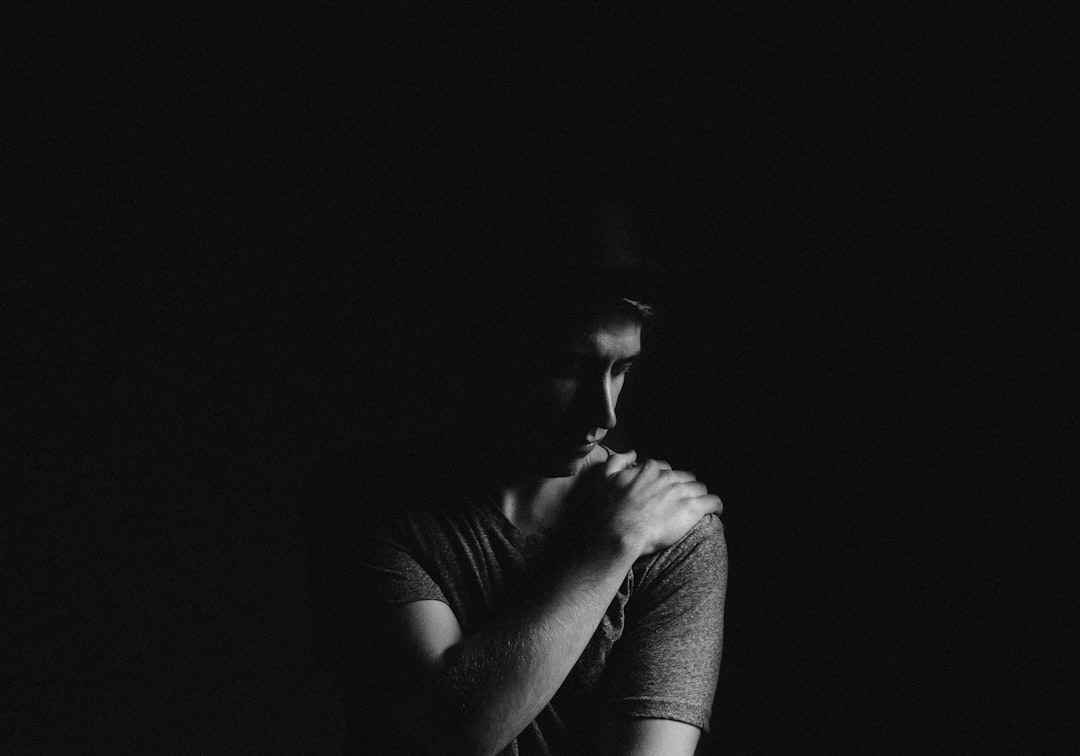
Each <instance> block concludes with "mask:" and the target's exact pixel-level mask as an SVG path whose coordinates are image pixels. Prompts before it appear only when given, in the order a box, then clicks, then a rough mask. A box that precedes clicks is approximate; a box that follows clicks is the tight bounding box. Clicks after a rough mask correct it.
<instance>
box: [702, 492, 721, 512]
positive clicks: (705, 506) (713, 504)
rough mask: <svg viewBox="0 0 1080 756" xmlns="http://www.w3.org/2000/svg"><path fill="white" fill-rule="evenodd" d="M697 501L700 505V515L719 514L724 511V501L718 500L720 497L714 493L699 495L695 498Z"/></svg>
mask: <svg viewBox="0 0 1080 756" xmlns="http://www.w3.org/2000/svg"><path fill="white" fill-rule="evenodd" d="M697 502H698V504H699V505H701V506H702V512H701V516H702V517H704V516H705V515H710V514H715V515H719V514H723V512H724V502H722V501H720V497H719V496H717V495H716V494H709V495H708V496H701V497H699V498H698V499H697Z"/></svg>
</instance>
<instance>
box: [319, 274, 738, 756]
mask: <svg viewBox="0 0 1080 756" xmlns="http://www.w3.org/2000/svg"><path fill="white" fill-rule="evenodd" d="M619 280H620V278H619V276H618V275H615V274H613V273H612V272H611V271H605V270H604V269H603V268H602V267H601V268H594V269H592V270H590V271H581V270H577V271H575V272H574V273H572V274H563V275H556V276H548V277H546V279H545V280H543V281H540V280H538V279H537V278H536V277H535V276H530V277H528V278H527V280H526V279H522V280H521V281H520V282H519V283H520V284H521V285H526V284H527V287H528V288H527V289H526V290H527V291H529V292H530V293H531V294H532V296H530V297H528V298H525V297H519V296H517V294H516V292H514V293H513V295H512V296H507V294H509V293H510V292H513V289H514V287H513V286H509V285H507V282H506V281H503V282H502V284H501V285H500V287H499V289H500V291H501V292H502V293H503V296H502V298H501V299H500V300H499V301H500V305H499V309H498V313H497V314H496V313H495V312H493V311H492V309H491V308H490V307H489V309H488V317H489V321H490V322H491V325H492V328H491V329H489V330H488V331H486V332H485V335H484V337H483V338H482V339H480V346H479V351H478V352H477V353H475V355H474V357H475V358H476V359H478V360H479V361H481V363H482V364H483V365H484V370H483V371H482V376H483V381H482V382H481V383H480V384H479V387H480V389H481V390H480V391H478V392H476V393H475V394H474V397H473V401H472V402H470V404H469V405H468V408H467V412H465V413H464V414H465V419H464V420H463V421H462V422H461V423H460V424H458V425H457V426H455V427H454V428H453V429H452V430H451V431H449V432H447V433H445V434H443V435H442V437H439V438H436V439H433V440H431V441H428V442H426V443H424V444H422V445H421V446H420V447H419V448H417V449H415V450H412V451H410V452H406V453H401V452H398V453H395V454H393V455H392V456H391V457H390V458H389V459H387V460H380V461H378V462H376V463H374V464H372V465H370V466H369V469H367V470H366V471H364V472H357V470H359V469H361V467H362V466H361V465H358V463H357V460H356V459H355V458H351V459H347V460H345V461H344V468H343V469H346V470H347V471H348V473H351V476H350V475H349V474H346V475H345V476H343V477H341V476H339V478H340V479H341V480H343V481H345V482H344V485H343V486H342V487H339V488H338V489H337V491H336V492H335V493H332V494H330V497H331V499H333V500H334V501H336V502H337V503H338V505H339V506H341V507H342V508H343V509H344V510H345V519H344V520H341V521H338V522H337V523H336V524H335V525H334V527H333V533H332V536H331V538H330V541H329V543H330V545H329V547H327V548H325V549H323V551H322V554H321V556H322V558H321V559H319V560H317V562H318V563H319V564H321V567H319V568H318V570H317V572H316V578H317V582H318V583H320V584H321V586H322V590H323V593H324V596H325V597H328V598H329V599H330V604H332V605H333V607H334V610H333V611H331V612H329V613H328V615H327V616H325V617H323V619H324V622H326V623H328V624H334V626H335V629H336V632H334V633H333V636H334V638H335V646H334V650H333V652H332V653H333V654H334V655H335V656H336V660H337V663H338V666H339V667H341V668H344V669H347V670H348V674H347V679H348V680H349V681H350V682H349V683H348V684H347V686H346V687H347V692H346V701H347V704H346V710H345V717H346V722H347V724H348V725H349V728H350V730H351V740H352V741H353V746H352V747H354V748H355V749H356V751H357V752H364V753H409V754H413V753H417V754H420V753H425V754H426V753H431V754H442V753H448V754H449V753H455V754H456V753H470V754H472V753H476V754H496V753H508V754H563V753H574V754H577V753H581V754H586V753H589V754H591V753H616V754H665V755H678V754H686V755H687V756H689V754H692V753H693V752H694V750H695V747H696V744H697V742H698V738H699V735H700V733H701V730H703V729H707V728H708V724H709V713H710V709H711V704H712V700H713V694H714V691H715V685H716V680H717V675H718V670H719V661H720V652H721V644H722V632H723V631H722V626H723V604H724V596H725V590H726V580H727V552H726V546H725V543H724V537H723V529H722V525H721V523H720V520H719V517H718V515H719V514H720V512H721V509H722V505H721V502H720V499H719V498H718V497H716V496H715V495H711V494H709V493H708V491H707V490H706V487H705V486H704V485H703V484H702V483H700V482H698V481H697V480H696V479H695V477H694V476H693V475H692V474H691V473H688V472H685V471H680V470H675V469H672V467H671V466H670V465H669V464H667V463H666V462H663V461H657V460H651V459H642V458H639V457H638V456H637V455H636V453H635V452H633V451H629V452H626V453H616V452H615V451H614V450H612V449H611V448H609V447H608V446H606V445H605V444H604V443H603V441H604V439H605V436H606V435H607V433H608V432H609V431H610V430H611V429H612V428H614V427H615V424H616V407H617V404H618V400H619V396H620V394H621V392H622V391H623V388H624V387H625V385H626V382H627V381H628V370H629V369H630V367H631V365H632V364H633V362H634V361H635V360H636V359H637V358H638V357H639V355H640V353H641V348H642V329H643V326H645V325H646V323H647V321H648V319H649V314H650V313H649V308H648V307H646V306H644V305H642V304H640V303H638V302H637V301H635V300H632V299H627V298H624V297H622V296H619V294H620V292H619V291H618V290H617V289H616V287H617V286H618V282H619ZM511 301H512V302H513V304H508V303H509V302H511ZM485 350H486V354H485ZM371 467H377V468H380V470H378V471H373V470H371V469H370V468H371ZM339 469H340V468H339Z"/></svg>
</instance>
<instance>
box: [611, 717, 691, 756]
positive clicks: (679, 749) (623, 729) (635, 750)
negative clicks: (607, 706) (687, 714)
mask: <svg viewBox="0 0 1080 756" xmlns="http://www.w3.org/2000/svg"><path fill="white" fill-rule="evenodd" d="M700 737H701V730H699V729H698V728H696V727H694V726H693V725H689V724H686V723H685V722H676V721H674V720H671V719H631V720H628V721H626V722H619V723H618V724H614V723H613V724H609V725H608V726H607V728H605V732H604V735H603V737H602V739H601V742H602V743H604V748H605V750H604V753H605V754H610V755H611V756H693V754H694V750H695V749H696V748H697V743H698V739H699V738H700Z"/></svg>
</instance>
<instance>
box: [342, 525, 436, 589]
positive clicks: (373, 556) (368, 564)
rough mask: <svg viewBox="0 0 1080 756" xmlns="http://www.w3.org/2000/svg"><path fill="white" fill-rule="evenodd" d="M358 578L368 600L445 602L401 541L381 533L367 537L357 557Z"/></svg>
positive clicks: (428, 575) (425, 571)
mask: <svg viewBox="0 0 1080 756" xmlns="http://www.w3.org/2000/svg"><path fill="white" fill-rule="evenodd" d="M358 562H359V565H360V569H359V573H358V575H357V579H358V581H359V582H360V583H361V584H362V585H363V586H364V588H365V590H364V591H363V593H364V594H366V598H367V599H368V600H369V601H373V602H375V603H378V604H407V603H409V602H411V601H426V600H431V601H442V602H443V603H444V604H445V603H449V602H448V601H447V600H446V596H445V595H444V594H443V591H442V589H441V588H439V586H438V584H437V583H436V582H435V581H434V580H433V579H432V577H431V575H430V574H428V572H427V570H425V569H424V568H423V567H422V566H421V564H420V562H419V561H418V560H417V558H416V557H414V556H413V554H411V553H410V551H409V550H408V549H407V548H405V547H404V546H403V545H402V544H400V543H397V542H395V541H394V540H393V539H392V538H391V537H389V536H386V535H383V536H381V537H376V538H372V539H370V541H369V542H368V544H367V548H366V549H365V553H364V554H363V555H362V556H361V557H360V558H359V560H358Z"/></svg>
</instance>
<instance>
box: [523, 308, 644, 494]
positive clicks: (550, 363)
mask: <svg viewBox="0 0 1080 756" xmlns="http://www.w3.org/2000/svg"><path fill="white" fill-rule="evenodd" d="M521 346H522V347H523V348H524V349H525V350H526V351H528V350H529V348H530V346H531V345H529V344H524V345H521ZM640 352H641V325H640V324H639V323H638V322H637V321H636V320H634V319H632V318H629V317H627V316H624V315H612V316H610V317H607V318H603V319H600V320H598V321H597V322H596V323H594V324H593V326H592V327H590V328H588V329H585V330H582V331H581V332H579V333H577V334H576V335H574V336H571V337H569V338H567V339H559V340H557V341H556V342H555V343H554V344H551V345H548V346H543V347H536V349H535V353H533V354H531V355H529V358H530V361H531V363H532V365H531V368H530V369H529V370H528V371H527V373H525V374H524V377H523V378H522V379H521V381H520V383H519V384H517V385H515V386H513V387H512V391H511V396H510V402H509V403H508V404H507V405H506V409H507V410H509V411H508V413H507V416H506V418H505V419H506V420H507V421H508V422H513V423H515V425H517V428H515V431H516V432H513V433H510V434H508V435H509V436H510V437H512V438H517V439H518V441H516V443H520V444H522V445H523V447H524V448H522V449H520V451H526V452H527V455H526V456H527V458H528V459H530V460H531V461H535V470H534V471H535V472H536V474H538V475H542V476H545V477H563V476H567V475H574V474H575V473H577V472H578V471H579V470H581V469H582V468H583V467H584V466H585V465H586V464H587V463H588V462H589V460H590V459H596V458H597V456H598V455H599V454H600V452H598V451H597V448H596V447H597V444H598V443H599V442H600V441H601V440H602V439H603V438H604V436H605V435H606V434H607V432H608V431H609V430H611V429H612V428H614V427H615V419H616V418H615V406H616V404H617V403H618V401H619V395H620V393H622V389H623V384H624V382H625V380H626V373H627V371H628V370H629V368H630V365H631V364H632V363H633V362H634V360H635V359H636V358H637V356H638V354H639V353H640Z"/></svg>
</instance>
